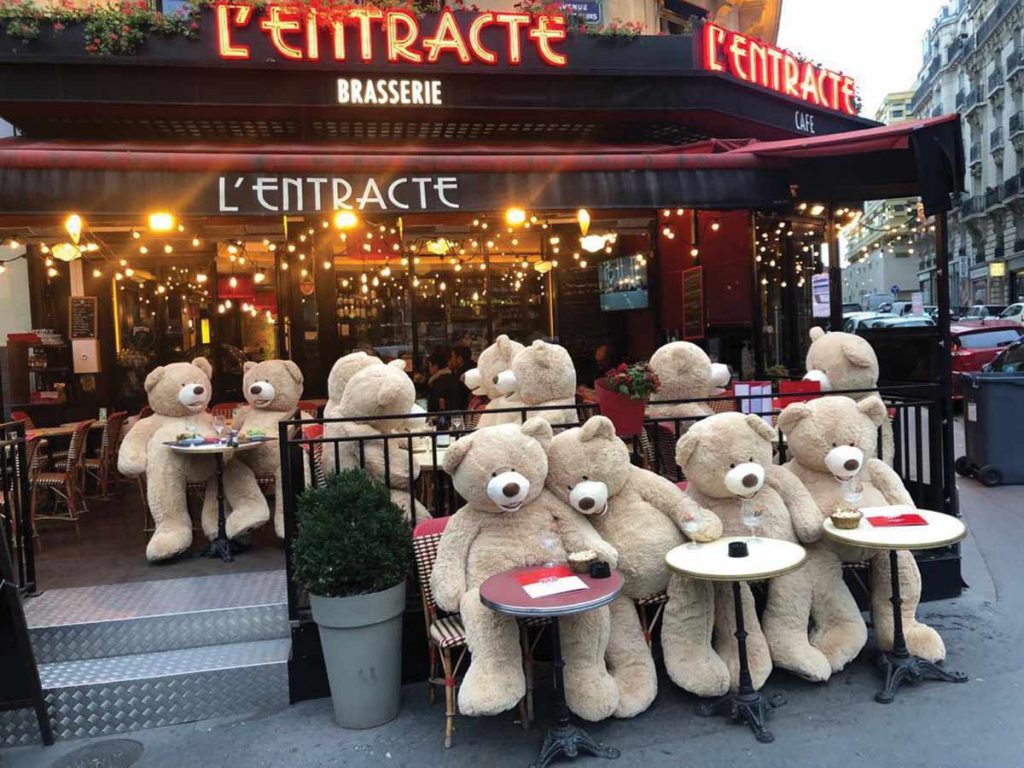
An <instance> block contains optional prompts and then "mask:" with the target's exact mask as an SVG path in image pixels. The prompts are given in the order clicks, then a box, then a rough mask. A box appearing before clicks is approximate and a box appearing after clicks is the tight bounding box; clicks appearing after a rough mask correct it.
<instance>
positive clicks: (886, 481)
mask: <svg viewBox="0 0 1024 768" xmlns="http://www.w3.org/2000/svg"><path fill="white" fill-rule="evenodd" d="M868 480H870V481H871V484H872V485H873V486H875V487H876V488H877V489H878V490H880V491H881V492H882V495H883V496H885V499H886V501H888V502H889V503H890V504H909V505H910V506H914V500H913V499H912V498H911V497H910V493H908V492H907V489H906V487H905V486H904V485H903V481H902V480H900V476H899V475H897V474H896V472H895V470H893V468H892V467H890V466H889V465H888V464H886V463H885V462H884V461H882V460H880V459H869V460H868Z"/></svg>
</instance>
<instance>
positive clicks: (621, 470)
mask: <svg viewBox="0 0 1024 768" xmlns="http://www.w3.org/2000/svg"><path fill="white" fill-rule="evenodd" d="M629 473H630V463H629V449H628V448H626V444H625V443H624V442H622V441H621V440H620V439H619V438H618V437H616V436H615V425H614V424H613V423H612V422H611V420H610V419H608V418H606V417H605V416H591V417H590V418H589V419H588V420H587V421H586V422H585V423H584V424H583V426H581V427H574V428H573V429H568V430H566V431H564V432H560V433H559V434H558V435H557V436H555V438H554V439H552V441H551V450H549V451H548V479H547V486H548V490H549V491H551V492H552V493H554V494H555V495H556V496H558V497H559V498H560V499H562V500H563V501H565V502H567V503H568V504H569V505H570V506H572V507H573V509H575V510H576V511H577V512H581V513H583V514H584V515H603V514H605V513H606V512H607V511H608V500H609V499H610V498H611V497H612V496H614V495H615V494H617V493H618V492H619V491H621V490H622V489H623V487H624V486H625V485H626V483H627V481H628V480H629Z"/></svg>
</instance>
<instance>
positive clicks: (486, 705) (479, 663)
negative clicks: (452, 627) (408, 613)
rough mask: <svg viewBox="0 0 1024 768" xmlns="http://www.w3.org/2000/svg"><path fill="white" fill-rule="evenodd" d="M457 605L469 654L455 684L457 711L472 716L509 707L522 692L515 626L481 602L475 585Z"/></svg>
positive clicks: (521, 659) (507, 618) (517, 629)
mask: <svg viewBox="0 0 1024 768" xmlns="http://www.w3.org/2000/svg"><path fill="white" fill-rule="evenodd" d="M459 608H460V613H461V615H462V623H463V626H464V627H465V628H466V645H467V646H468V648H469V652H470V653H471V654H472V660H471V661H470V664H469V669H468V670H466V675H465V677H464V678H463V679H462V685H461V686H459V711H460V712H461V713H462V714H464V715H469V716H470V717H476V716H480V715H497V714H500V713H502V712H505V711H506V710H509V709H512V708H513V707H514V706H516V704H517V703H519V700H520V699H522V698H523V696H525V695H526V676H525V675H524V674H523V655H522V648H521V646H520V645H519V626H518V625H517V624H516V621H515V619H513V618H512V617H510V616H505V615H503V614H500V613H496V612H495V611H492V610H491V609H490V608H487V607H486V606H485V605H484V604H483V603H481V602H480V591H479V590H478V589H471V590H469V591H467V592H466V593H465V594H464V595H463V596H462V599H461V601H460V602H459Z"/></svg>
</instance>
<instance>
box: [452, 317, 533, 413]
mask: <svg viewBox="0 0 1024 768" xmlns="http://www.w3.org/2000/svg"><path fill="white" fill-rule="evenodd" d="M522 351H523V345H522V344H520V343H519V342H518V341H512V339H510V338H509V337H508V336H506V335H505V334H504V333H503V334H501V335H500V336H498V338H496V339H495V340H494V343H493V344H491V346H489V347H488V348H487V349H485V350H484V351H483V352H481V353H480V357H479V358H477V361H476V368H471V369H469V370H468V371H466V373H465V375H464V376H463V377H462V380H463V383H464V384H465V385H466V386H467V387H469V388H470V389H471V390H472V391H473V394H474V395H477V396H478V397H486V398H487V399H488V403H487V408H486V409H485V410H484V412H483V413H482V414H480V420H479V421H478V422H477V427H493V426H494V425H495V424H518V423H519V422H521V421H522V420H523V419H522V414H521V413H516V412H509V413H492V412H491V411H493V410H494V409H497V408H514V407H516V406H518V405H522V401H521V400H520V399H519V397H518V396H517V395H516V394H515V393H512V394H510V395H505V394H502V391H501V389H499V388H498V385H499V383H500V379H501V374H502V373H503V372H506V371H509V370H510V369H511V367H512V358H514V357H515V356H516V355H517V354H519V353H520V352H522ZM506 376H507V374H506ZM502 386H507V384H503V385H502Z"/></svg>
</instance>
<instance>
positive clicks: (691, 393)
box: [650, 341, 729, 402]
mask: <svg viewBox="0 0 1024 768" xmlns="http://www.w3.org/2000/svg"><path fill="white" fill-rule="evenodd" d="M650 366H651V368H652V369H653V370H654V372H655V374H657V376H658V380H659V381H660V382H661V387H660V388H659V389H658V392H657V394H655V395H652V396H651V401H652V402H657V401H665V400H690V399H699V398H702V397H709V396H711V395H716V394H718V393H719V392H721V391H722V389H723V388H725V387H726V386H727V385H728V384H729V368H728V366H725V365H722V364H721V363H712V362H711V358H710V357H708V355H707V353H706V352H705V351H704V350H703V349H701V348H700V347H698V346H697V345H696V344H691V343H690V342H688V341H673V342H671V343H669V344H665V345H664V346H662V347H659V348H658V349H657V351H655V353H654V354H653V355H652V356H651V360H650Z"/></svg>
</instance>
